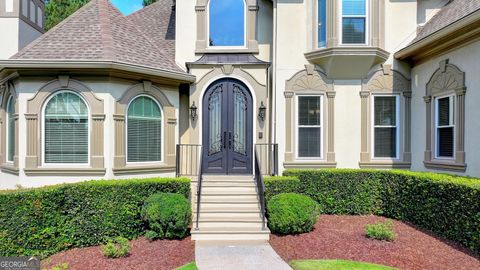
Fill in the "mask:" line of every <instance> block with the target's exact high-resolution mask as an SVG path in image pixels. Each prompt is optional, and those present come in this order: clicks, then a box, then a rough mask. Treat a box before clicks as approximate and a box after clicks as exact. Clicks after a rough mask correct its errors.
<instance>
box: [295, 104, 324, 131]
mask: <svg viewBox="0 0 480 270" xmlns="http://www.w3.org/2000/svg"><path fill="white" fill-rule="evenodd" d="M320 115H321V114H320V97H298V124H299V125H301V126H306V125H320Z"/></svg>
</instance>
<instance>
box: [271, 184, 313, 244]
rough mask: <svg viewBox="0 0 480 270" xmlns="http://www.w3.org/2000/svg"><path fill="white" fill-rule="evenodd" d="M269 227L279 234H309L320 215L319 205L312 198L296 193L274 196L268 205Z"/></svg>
mask: <svg viewBox="0 0 480 270" xmlns="http://www.w3.org/2000/svg"><path fill="white" fill-rule="evenodd" d="M267 213H268V227H269V228H270V230H272V232H274V233H278V234H297V233H304V232H309V231H311V230H312V229H313V226H314V225H315V223H316V222H317V219H318V216H319V215H320V207H319V205H318V204H317V203H316V202H315V201H314V200H312V199H311V198H310V197H308V196H305V195H299V194H294V193H283V194H279V195H276V196H273V197H272V198H271V199H270V201H269V202H268V204H267Z"/></svg>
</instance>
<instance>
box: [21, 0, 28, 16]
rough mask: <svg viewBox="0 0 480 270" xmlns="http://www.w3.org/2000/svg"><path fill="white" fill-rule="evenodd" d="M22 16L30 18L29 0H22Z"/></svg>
mask: <svg viewBox="0 0 480 270" xmlns="http://www.w3.org/2000/svg"><path fill="white" fill-rule="evenodd" d="M22 15H23V16H25V17H27V18H28V0H22Z"/></svg>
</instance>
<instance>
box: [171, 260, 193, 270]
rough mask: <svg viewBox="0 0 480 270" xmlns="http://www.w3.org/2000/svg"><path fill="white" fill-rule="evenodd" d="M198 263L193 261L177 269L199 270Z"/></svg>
mask: <svg viewBox="0 0 480 270" xmlns="http://www.w3.org/2000/svg"><path fill="white" fill-rule="evenodd" d="M197 269H198V268H197V265H196V264H195V262H191V263H187V264H185V265H183V266H180V267H179V268H177V269H175V270H197Z"/></svg>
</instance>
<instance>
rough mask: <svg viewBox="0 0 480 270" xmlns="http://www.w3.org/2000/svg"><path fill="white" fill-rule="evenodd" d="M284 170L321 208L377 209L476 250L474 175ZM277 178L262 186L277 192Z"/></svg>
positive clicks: (478, 220) (478, 211) (478, 198)
mask: <svg viewBox="0 0 480 270" xmlns="http://www.w3.org/2000/svg"><path fill="white" fill-rule="evenodd" d="M284 175H285V176H288V177H297V178H298V179H299V181H300V184H299V185H298V189H297V191H295V193H299V194H304V195H308V196H310V197H311V198H313V199H314V200H315V201H317V202H318V203H319V204H320V205H321V206H322V212H324V213H328V214H339V215H342V214H376V215H383V216H386V217H390V218H394V219H397V220H402V221H407V222H411V223H413V224H415V225H417V226H419V227H421V228H424V229H427V230H430V231H432V232H434V233H436V234H438V235H440V236H442V237H445V238H447V239H450V240H453V241H456V242H458V243H460V244H462V245H464V246H465V247H467V248H469V249H471V250H472V251H474V252H475V253H477V254H480V203H478V202H480V179H478V178H468V177H460V176H452V175H447V174H436V173H423V172H410V171H399V170H343V169H323V170H287V171H285V172H284ZM277 182H278V181H266V182H265V191H266V192H271V193H272V194H273V191H274V192H280V191H279V190H277V189H274V188H273V187H272V185H277V187H278V186H279V185H278V184H277ZM284 186H285V185H284ZM289 186H291V185H289ZM272 190H273V191H272ZM289 192H291V190H289ZM272 194H266V197H269V196H271V195H272Z"/></svg>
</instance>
